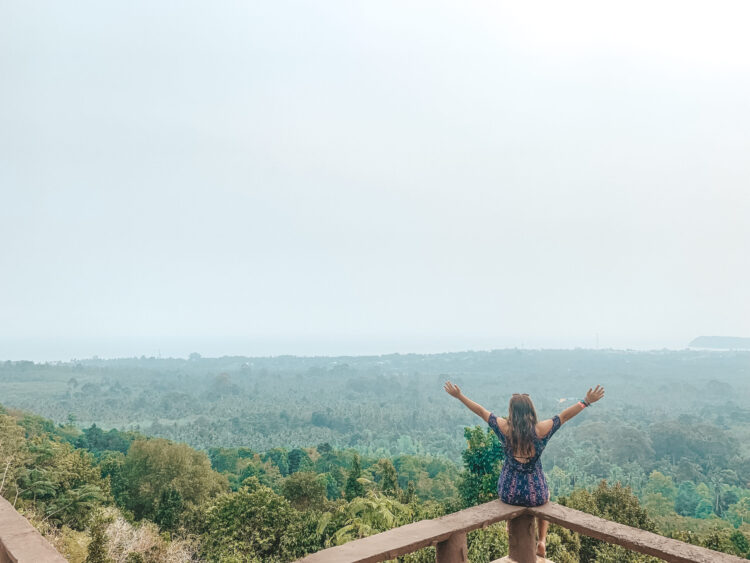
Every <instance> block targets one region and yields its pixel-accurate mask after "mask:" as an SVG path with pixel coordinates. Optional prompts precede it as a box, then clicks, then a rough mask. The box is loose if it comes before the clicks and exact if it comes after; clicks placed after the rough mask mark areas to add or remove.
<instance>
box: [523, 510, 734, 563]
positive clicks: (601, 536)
mask: <svg viewBox="0 0 750 563" xmlns="http://www.w3.org/2000/svg"><path fill="white" fill-rule="evenodd" d="M528 511H529V513H530V514H533V515H534V516H541V517H542V518H544V519H545V520H548V521H550V522H553V523H555V524H558V525H560V526H562V527H563V528H567V529H569V530H573V531H574V532H578V533H579V534H583V535H584V536H589V537H592V538H596V539H598V540H602V541H605V542H607V543H614V544H617V545H621V546H622V547H624V548H627V549H631V550H633V551H637V552H639V553H645V554H647V555H653V556H654V557H658V558H660V559H663V560H665V561H669V562H670V563H722V562H727V563H729V562H738V561H744V562H745V563H747V559H742V558H740V557H736V556H734V555H729V554H727V553H720V552H718V551H713V550H710V549H707V548H705V547H699V546H697V545H692V544H689V543H685V542H682V541H679V540H675V539H672V538H665V537H664V536H660V535H659V534H654V533H653V532H647V531H646V530H640V529H638V528H632V527H630V526H626V525H625V524H618V523H617V522H612V521H611V520H605V519H604V518H599V517H597V516H593V515H591V514H586V513H585V512H581V511H580V510H574V509H572V508H568V507H566V506H561V505H559V504H555V503H554V502H548V503H547V504H545V505H543V506H539V507H535V508H529V509H528Z"/></svg>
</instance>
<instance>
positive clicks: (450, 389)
mask: <svg viewBox="0 0 750 563" xmlns="http://www.w3.org/2000/svg"><path fill="white" fill-rule="evenodd" d="M445 392H446V393H448V394H449V395H450V396H451V397H455V398H456V399H458V400H459V401H461V402H462V403H463V404H464V405H466V407H467V408H468V409H469V410H470V411H471V412H473V413H474V414H475V415H477V416H478V417H479V418H481V419H482V420H484V421H485V422H487V421H488V420H489V418H490V411H488V410H487V409H486V408H484V407H483V406H482V405H480V404H479V403H475V402H474V401H472V400H471V399H469V398H468V397H465V396H464V395H463V393H461V389H459V388H458V385H454V384H453V383H451V382H450V381H446V382H445Z"/></svg>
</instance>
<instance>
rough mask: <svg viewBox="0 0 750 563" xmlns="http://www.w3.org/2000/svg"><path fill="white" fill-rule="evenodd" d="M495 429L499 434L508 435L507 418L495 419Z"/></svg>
mask: <svg viewBox="0 0 750 563" xmlns="http://www.w3.org/2000/svg"><path fill="white" fill-rule="evenodd" d="M497 427H498V428H499V429H500V432H502V433H503V434H505V435H506V436H507V435H508V432H509V430H508V419H507V418H500V417H497Z"/></svg>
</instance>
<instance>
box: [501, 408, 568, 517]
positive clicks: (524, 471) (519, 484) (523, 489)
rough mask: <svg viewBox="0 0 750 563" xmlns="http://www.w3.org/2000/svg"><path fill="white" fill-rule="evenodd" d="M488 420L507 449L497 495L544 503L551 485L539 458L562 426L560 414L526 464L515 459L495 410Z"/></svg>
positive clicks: (527, 503)
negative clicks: (548, 485)
mask: <svg viewBox="0 0 750 563" xmlns="http://www.w3.org/2000/svg"><path fill="white" fill-rule="evenodd" d="M487 423H488V424H489V425H490V428H492V430H494V431H495V434H497V437H498V438H499V440H500V443H501V444H502V445H503V449H504V450H505V463H503V470H502V472H501V473H500V478H499V479H498V480H497V495H498V496H499V497H500V500H501V501H503V502H505V503H507V504H513V505H516V506H541V505H542V504H544V503H545V502H547V501H548V500H549V487H547V479H545V477H544V471H542V464H541V462H540V461H539V458H540V457H541V455H542V452H543V451H544V447H545V446H546V445H547V442H548V441H549V439H550V438H551V437H552V435H553V434H554V433H555V432H557V430H558V428H560V417H559V416H557V415H555V416H554V417H553V418H552V430H550V431H549V433H548V434H547V435H546V436H545V437H544V438H536V439H535V440H534V450H535V451H534V457H532V458H531V459H530V460H529V461H527V462H525V463H522V462H520V461H518V460H517V459H515V458H514V457H513V454H512V453H510V452H509V451H508V448H507V446H506V444H505V434H503V433H502V431H501V430H500V427H499V426H498V425H497V417H496V416H495V415H494V413H490V418H489V420H488V421H487Z"/></svg>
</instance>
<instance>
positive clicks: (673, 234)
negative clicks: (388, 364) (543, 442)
mask: <svg viewBox="0 0 750 563" xmlns="http://www.w3.org/2000/svg"><path fill="white" fill-rule="evenodd" d="M749 18H750V5H748V3H747V2H745V1H737V2H710V3H708V2H684V1H670V2H658V1H656V2H655V1H653V0H650V1H648V2H633V1H631V2H627V3H625V2H620V3H611V2H600V1H591V2H559V1H555V2H547V3H545V2H533V3H531V2H498V1H488V2H451V3H443V2H435V1H432V0H431V1H429V2H404V1H403V0H399V1H394V2H387V1H382V0H378V1H377V2H354V1H351V0H346V1H341V2H333V1H326V0H323V1H310V2H285V1H279V0H273V1H271V0H269V1H268V2H263V3H260V2H247V1H242V2H185V1H183V0H180V1H179V2H178V1H175V2H161V1H153V0H149V1H147V2H145V1H141V2H138V1H129V2H102V1H100V0H96V1H90V2H84V1H81V2H59V1H50V2H43V1H35V2H27V1H24V0H19V1H12V0H4V1H3V2H2V3H0V241H1V242H0V359H8V358H9V359H21V358H27V359H36V360H43V359H69V358H71V357H86V356H91V355H95V354H98V355H99V356H102V357H108V356H124V355H141V354H145V355H156V354H158V353H161V354H162V355H165V356H167V355H177V356H184V355H186V354H188V353H189V352H192V351H198V352H201V353H203V354H204V355H222V354H235V353H236V354H248V355H267V354H281V353H290V354H359V353H387V352H410V351H415V352H429V351H449V350H461V349H486V348H501V347H507V346H526V347H573V346H582V347H593V346H595V345H596V337H597V336H596V335H597V334H598V335H599V344H600V346H602V347H637V348H644V347H645V348H649V347H654V348H660V347H678V348H679V347H684V346H685V345H686V344H687V342H689V340H690V339H692V338H693V337H694V336H698V335H701V334H712V335H713V334H717V335H737V336H750V291H749V290H748V288H750V244H749V243H750V221H748V217H749V216H750V104H749V103H748V100H750V34H748V33H747V29H746V27H747V21H748V19H749Z"/></svg>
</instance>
